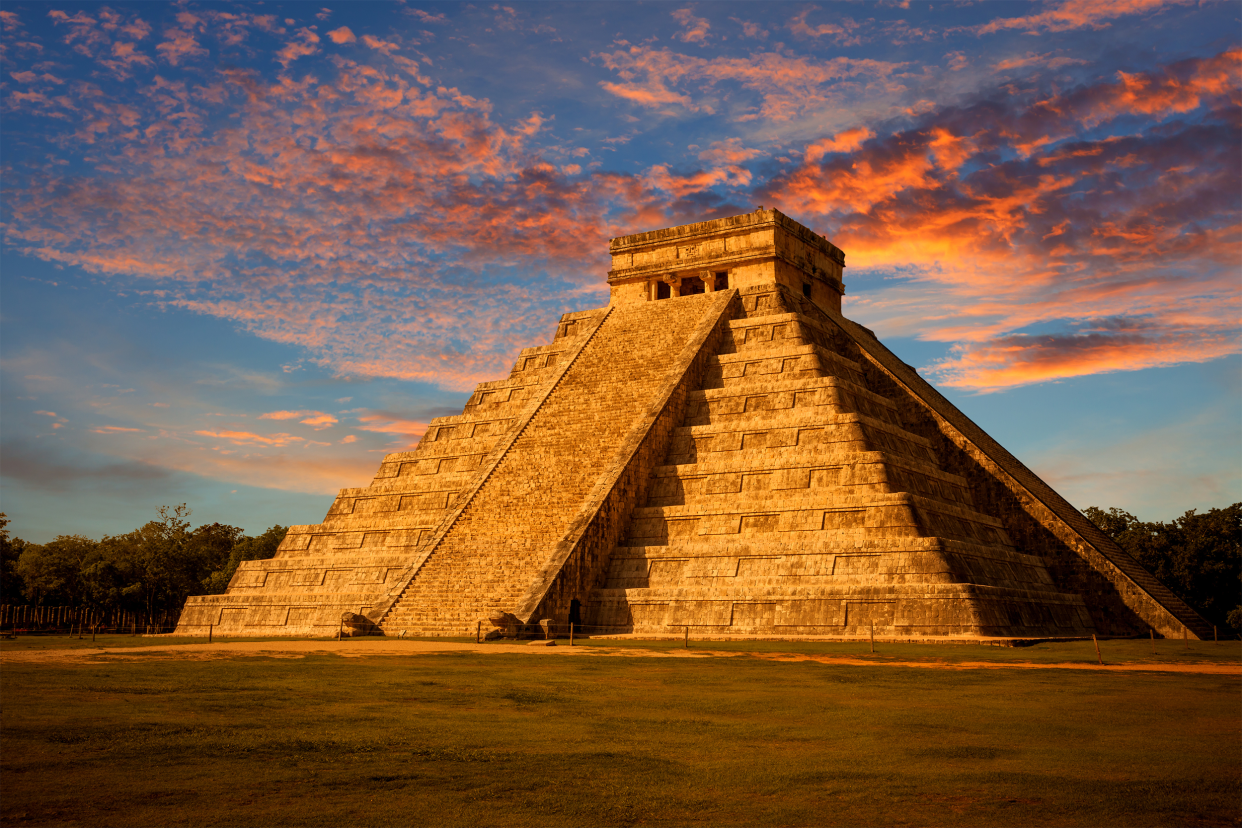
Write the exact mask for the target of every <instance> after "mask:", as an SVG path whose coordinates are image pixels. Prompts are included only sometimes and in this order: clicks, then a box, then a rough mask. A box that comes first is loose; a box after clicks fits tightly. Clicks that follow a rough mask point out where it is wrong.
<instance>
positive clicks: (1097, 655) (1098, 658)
mask: <svg viewBox="0 0 1242 828" xmlns="http://www.w3.org/2000/svg"><path fill="white" fill-rule="evenodd" d="M1091 643H1092V644H1094V645H1095V660H1096V661H1098V662H1100V663H1101V664H1103V663H1104V658H1103V657H1102V656H1101V655H1100V642H1098V641H1096V640H1095V633H1091Z"/></svg>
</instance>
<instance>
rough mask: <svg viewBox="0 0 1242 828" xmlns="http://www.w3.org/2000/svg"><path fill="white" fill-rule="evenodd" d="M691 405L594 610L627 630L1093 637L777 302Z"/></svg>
mask: <svg viewBox="0 0 1242 828" xmlns="http://www.w3.org/2000/svg"><path fill="white" fill-rule="evenodd" d="M746 298H747V303H748V304H747V307H748V310H747V312H746V315H745V316H744V317H743V318H739V319H736V320H734V321H732V322H731V323H730V325H729V327H730V336H729V337H728V338H727V340H726V341H725V343H724V345H723V347H722V348H721V352H720V353H719V354H717V355H716V357H715V358H714V359H713V361H712V364H711V365H710V367H709V368H708V371H707V377H706V380H705V382H704V383H703V387H702V388H701V389H699V390H698V391H696V392H693V393H691V394H690V395H689V398H688V400H687V409H686V416H685V420H684V423H683V424H682V426H681V427H680V428H678V429H676V430H675V432H674V435H673V437H672V439H671V442H670V447H669V450H668V456H667V458H666V462H665V464H664V465H662V466H659V467H658V468H656V469H655V470H654V472H653V474H652V477H651V482H650V485H649V487H648V496H647V501H646V504H645V505H644V506H642V507H641V508H639V509H636V510H635V511H634V514H633V517H632V521H631V523H630V526H629V529H628V531H627V537H626V539H625V540H624V541H623V542H622V543H621V544H619V545H618V546H617V548H616V549H615V550H614V551H613V553H612V557H611V563H610V568H609V571H608V576H607V579H606V582H605V584H604V586H603V587H602V588H601V589H599V590H596V592H595V593H594V595H593V596H592V598H591V601H590V607H589V609H590V612H591V613H592V616H593V618H592V620H593V621H594V623H595V624H597V625H599V626H600V627H602V628H605V629H613V630H615V631H627V632H628V631H634V632H639V633H667V632H669V629H670V628H671V627H693V628H695V632H696V633H697V634H703V633H705V632H706V633H727V634H821V635H823V634H846V635H849V634H862V633H864V632H869V630H870V628H871V625H873V624H874V625H876V627H877V628H879V630H880V631H881V632H883V633H886V634H900V635H906V636H911V635H913V636H918V635H926V636H942V635H971V634H982V635H1044V636H1050V635H1082V634H1084V633H1085V632H1086V631H1088V630H1089V629H1090V626H1091V622H1090V617H1089V615H1088V613H1087V612H1086V609H1085V606H1084V604H1083V602H1082V600H1081V599H1080V598H1078V597H1077V596H1073V595H1068V594H1064V593H1061V592H1059V591H1058V590H1056V588H1055V587H1054V585H1053V582H1052V579H1051V578H1050V576H1049V574H1048V572H1047V570H1046V568H1045V567H1044V564H1043V561H1042V560H1041V559H1040V558H1039V557H1037V556H1033V555H1027V554H1022V553H1020V552H1018V551H1017V550H1016V549H1015V547H1014V544H1013V542H1012V541H1011V540H1010V538H1009V536H1008V535H1007V533H1006V531H1005V528H1004V525H1003V524H1002V523H1001V521H1000V520H999V519H997V518H996V517H995V516H991V515H987V514H983V513H981V512H980V511H979V510H977V509H976V508H975V506H974V503H973V501H972V496H971V493H970V490H969V487H968V486H967V483H966V481H965V480H964V479H962V478H960V477H958V476H956V475H953V474H951V473H949V472H947V471H945V470H944V469H943V468H941V466H940V463H939V460H938V458H937V456H936V452H935V450H934V448H933V446H932V444H931V442H930V441H929V440H927V439H926V438H924V437H921V436H919V435H917V434H913V433H911V432H909V431H907V430H906V429H905V428H903V426H902V424H901V417H900V414H899V412H898V409H897V407H896V405H895V404H894V403H893V401H892V400H890V399H889V398H887V397H885V396H883V395H882V394H879V393H876V391H875V390H874V389H872V388H871V387H869V382H868V379H867V374H866V370H865V368H864V366H863V365H862V364H861V363H860V362H859V361H858V360H857V357H858V356H859V355H858V354H857V353H855V352H852V351H851V350H850V349H848V347H847V343H843V342H842V341H841V340H840V338H839V337H836V336H834V334H833V332H832V331H831V330H829V329H827V328H825V327H824V326H823V325H821V324H819V323H817V321H816V320H815V319H813V318H812V317H810V316H807V315H804V314H801V313H798V312H790V311H789V306H790V305H791V304H792V303H791V301H790V297H787V296H785V295H783V293H782V292H781V291H779V290H777V289H775V286H774V287H773V290H772V291H770V292H769V293H767V294H765V293H763V292H755V293H752V294H751V295H749V296H747V297H746Z"/></svg>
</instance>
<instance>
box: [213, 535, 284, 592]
mask: <svg viewBox="0 0 1242 828" xmlns="http://www.w3.org/2000/svg"><path fill="white" fill-rule="evenodd" d="M288 531H289V527H288V526H280V525H276V526H273V527H272V528H270V529H268V530H267V531H266V532H264V533H263V534H261V535H258V536H257V537H244V538H242V539H241V540H239V541H238V542H237V543H236V544H235V545H234V546H233V548H232V550H230V553H229V556H228V558H227V560H225V561H224V563H223V564H222V565H221V566H220V567H219V568H218V569H216V570H215V571H214V572H212V573H211V574H210V575H208V576H207V577H206V578H204V579H203V589H205V590H206V592H207V594H208V595H219V594H220V593H222V592H224V591H225V590H227V589H228V588H229V581H231V580H232V579H233V573H235V572H236V571H237V567H238V565H239V564H240V563H241V562H242V561H264V560H267V559H269V558H272V557H275V555H276V550H277V549H278V548H280V542H281V541H283V540H284V539H285V535H286V534H287V533H288Z"/></svg>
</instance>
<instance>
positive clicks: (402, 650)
mask: <svg viewBox="0 0 1242 828" xmlns="http://www.w3.org/2000/svg"><path fill="white" fill-rule="evenodd" d="M316 653H330V654H334V655H339V656H344V657H346V658H374V657H384V656H412V655H426V654H430V653H483V654H486V655H500V654H511V655H512V654H518V653H521V654H525V655H539V656H555V657H576V658H582V657H587V656H613V657H618V656H619V657H625V656H629V657H643V658H653V657H654V658H736V657H749V658H761V659H767V660H769V661H791V662H797V661H813V662H817V663H819V664H828V665H843V666H853V667H918V668H924V669H932V670H1004V669H1012V670H1098V671H1105V672H1136V671H1137V672H1160V673H1204V674H1213V675H1235V676H1242V665H1238V664H1219V663H1215V664H1214V663H1197V664H1160V663H1155V662H1126V663H1120V664H1102V665H1101V664H1090V663H1083V662H1070V663H1057V664H1041V663H1036V662H1028V661H943V660H939V659H927V660H922V661H898V660H890V659H886V658H883V657H882V656H881V657H877V658H858V657H852V656H834V655H807V654H802V653H756V652H732V651H720V650H699V649H689V650H682V649H670V650H645V649H639V648H634V647H599V646H590V647H569V646H566V645H565V642H558V644H557V645H556V646H551V647H549V646H530V645H524V644H499V643H492V644H462V643H457V642H451V641H446V642H438V641H394V640H384V641H373V640H372V641H339V642H338V641H296V640H294V641H235V642H227V643H218V644H216V643H213V644H207V643H203V644H153V645H149V646H145V647H111V648H109V647H98V648H95V647H91V648H81V649H64V650H27V651H19V652H2V651H0V664H89V663H100V662H108V663H116V662H118V661H121V662H124V661H138V660H141V659H147V658H185V659H203V660H207V659H213V660H214V659H224V658H235V657H238V656H261V657H266V658H303V657H305V656H307V655H310V654H316Z"/></svg>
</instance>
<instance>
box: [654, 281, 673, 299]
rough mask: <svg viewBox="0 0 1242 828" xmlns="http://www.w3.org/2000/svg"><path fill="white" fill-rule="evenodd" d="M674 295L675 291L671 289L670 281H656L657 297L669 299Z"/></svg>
mask: <svg viewBox="0 0 1242 828" xmlns="http://www.w3.org/2000/svg"><path fill="white" fill-rule="evenodd" d="M672 295H673V291H672V290H671V289H669V286H668V282H656V298H657V299H667V298H669V297H670V296H672Z"/></svg>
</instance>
